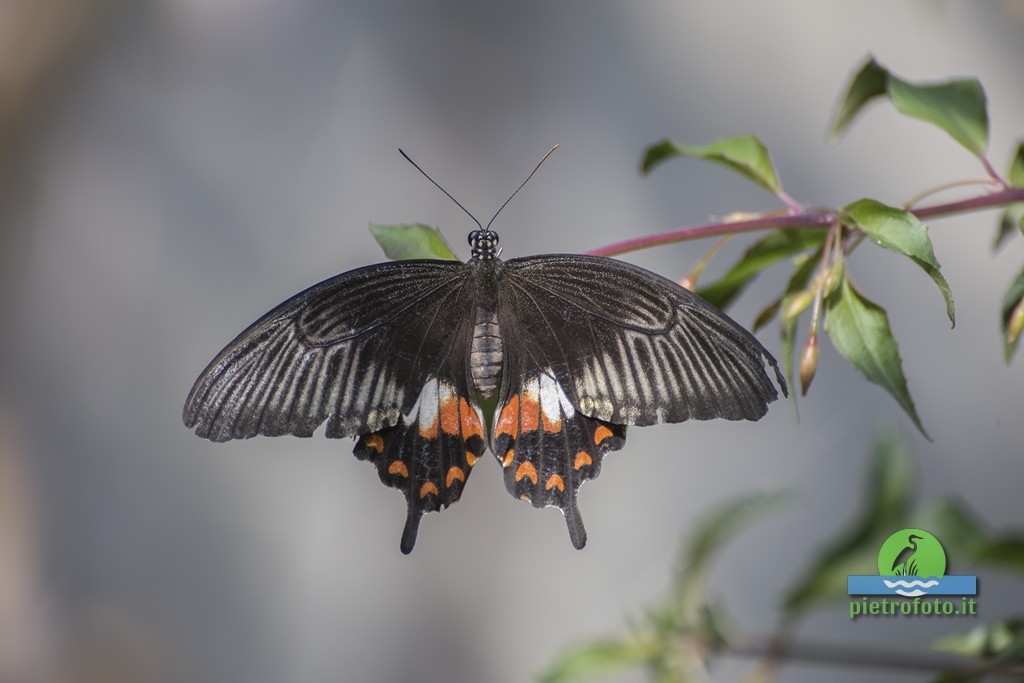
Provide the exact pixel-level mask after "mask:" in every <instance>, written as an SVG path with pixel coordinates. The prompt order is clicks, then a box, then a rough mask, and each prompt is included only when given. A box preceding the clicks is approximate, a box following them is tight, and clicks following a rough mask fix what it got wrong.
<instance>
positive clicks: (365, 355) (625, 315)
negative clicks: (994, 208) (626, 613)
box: [183, 152, 787, 554]
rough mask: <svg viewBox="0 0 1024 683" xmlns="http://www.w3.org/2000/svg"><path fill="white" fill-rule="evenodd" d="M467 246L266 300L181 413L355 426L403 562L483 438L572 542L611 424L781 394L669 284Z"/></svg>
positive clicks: (622, 434)
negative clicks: (557, 515) (393, 515)
mask: <svg viewBox="0 0 1024 683" xmlns="http://www.w3.org/2000/svg"><path fill="white" fill-rule="evenodd" d="M549 154H550V152H549ZM403 155H404V152H403ZM407 158H408V157H407ZM545 158H546V157H545ZM410 161H411V160H410ZM414 165H415V164H414ZM538 166H539V164H538ZM418 168H419V167H418V166H417V169H418ZM534 171H536V169H534ZM424 175H426V174H425V173H424ZM531 176H532V174H531ZM428 178H429V176H428ZM527 180H529V178H527ZM431 182H433V180H431ZM435 185H436V183H435ZM524 185H525V182H524ZM438 187H440V186H438ZM520 188H522V186H520ZM442 191H444V190H443V188H442ZM516 192H518V190H516ZM445 194H447V192H445ZM514 194H515V193H513V196H514ZM450 196H451V195H449V197H450ZM509 199H511V197H510V198H509ZM453 201H454V198H453ZM456 203H458V202H456ZM507 203H508V202H506V204H507ZM459 206H460V207H461V204H460V205H459ZM502 208H504V205H503V207H502ZM499 212H500V209H499ZM467 213H468V211H467ZM495 215H497V214H495ZM474 220H475V219H474ZM492 221H493V219H492ZM477 225H478V228H479V223H478V224H477ZM468 241H469V245H470V248H471V257H470V259H469V260H468V261H466V262H461V261H447V260H430V259H414V260H400V261H391V262H387V263H380V264H377V265H371V266H367V267H363V268H358V269H356V270H352V271H349V272H346V273H342V274H341V275H337V276H335V277H333V278H330V279H328V280H325V281H323V282H321V283H319V284H316V285H313V286H312V287H310V288H309V289H307V290H305V291H303V292H301V293H299V294H297V295H295V296H293V297H292V298H290V299H288V300H287V301H285V302H284V303H282V304H281V305H279V306H277V307H276V308H274V309H273V310H272V311H270V312H269V313H267V314H266V315H264V316H263V317H262V318H260V319H259V320H257V321H256V322H255V323H253V324H252V325H250V326H249V327H248V328H247V329H246V330H245V331H243V332H242V333H241V334H239V335H238V336H237V337H236V338H235V340H234V341H232V342H231V343H230V344H228V345H227V347H225V348H224V349H223V350H222V351H221V352H220V353H219V354H218V355H217V357H216V358H214V359H213V361H212V362H211V363H210V364H209V365H208V366H207V367H206V369H205V370H203V372H202V374H200V376H199V378H198V379H197V380H196V382H195V385H194V386H193V387H192V391H191V393H190V394H189V396H188V400H187V401H186V403H185V408H184V413H183V417H184V422H185V425H186V426H188V427H189V428H194V429H195V432H196V434H197V435H199V436H201V437H204V438H207V439H210V440H212V441H217V442H220V441H228V440H230V439H247V438H250V437H254V436H257V435H262V436H279V435H284V434H291V435H294V436H301V437H309V436H311V435H312V434H313V433H314V431H316V430H317V428H318V427H320V426H321V425H322V424H323V423H325V422H326V423H327V427H326V435H327V437H328V438H342V437H354V438H355V439H356V443H355V448H354V451H353V452H354V454H355V456H356V457H357V458H359V459H360V460H367V461H369V462H371V463H372V464H373V465H374V466H375V467H376V468H377V473H378V475H379V477H380V480H381V482H383V483H384V484H385V485H387V486H389V487H393V488H396V489H398V490H400V491H401V492H402V493H403V494H404V495H405V499H406V502H407V507H408V512H407V516H406V522H405V527H404V530H403V532H402V539H401V550H402V552H403V553H405V554H408V553H410V552H411V551H412V549H413V546H414V544H415V542H416V535H417V530H418V528H419V523H420V518H421V516H422V515H423V513H425V512H433V511H439V510H441V509H442V508H446V507H448V506H450V505H452V504H453V503H455V502H456V501H457V500H458V499H459V497H460V496H461V495H462V492H463V490H464V488H465V486H466V484H467V483H468V481H469V476H470V474H471V473H472V472H473V469H474V467H475V465H476V464H477V462H478V461H479V459H480V458H481V457H483V455H484V453H485V451H486V450H487V449H488V448H489V449H490V451H491V452H492V453H493V454H494V456H495V457H496V458H497V460H498V463H499V464H500V466H501V468H502V473H503V476H504V481H505V487H506V489H507V490H508V492H509V493H510V494H512V495H513V496H515V497H516V498H520V499H522V500H525V501H527V502H529V503H531V504H532V505H533V506H534V507H538V508H540V507H549V506H554V507H557V508H559V509H560V510H561V511H562V513H563V514H564V516H565V521H566V524H567V526H568V529H569V537H570V540H571V541H572V544H573V546H574V547H576V548H582V547H583V546H584V545H585V543H586V530H585V528H584V526H583V521H582V519H581V517H580V512H579V509H578V507H577V494H578V492H579V488H580V486H581V485H582V484H583V482H585V481H587V480H589V479H594V478H596V477H597V476H598V474H599V473H600V471H601V463H602V460H603V458H604V456H605V455H606V454H607V453H609V452H610V451H615V450H619V449H621V448H622V447H623V445H624V444H625V439H626V427H627V426H629V425H637V426H643V425H652V424H655V423H659V422H683V421H686V420H707V419H711V418H725V419H728V420H758V419H760V418H761V417H763V416H764V415H765V414H766V412H767V410H768V404H769V403H770V402H772V401H774V400H775V399H776V398H778V392H777V391H776V388H775V386H774V384H773V383H772V381H771V379H769V377H768V374H767V372H766V364H767V365H768V366H771V367H772V368H773V369H774V371H775V377H776V381H777V382H778V383H779V386H780V388H781V389H782V391H783V393H786V391H787V389H786V383H785V380H784V379H783V377H782V374H781V373H780V372H779V368H778V363H777V362H776V360H775V358H773V357H772V355H771V354H770V353H769V352H768V351H767V350H766V349H765V348H764V347H763V346H762V345H761V344H760V342H758V341H757V339H756V338H755V337H754V336H753V335H751V334H750V333H749V332H747V331H746V330H745V329H744V328H743V327H741V326H740V325H739V324H737V323H736V322H734V321H733V320H732V319H730V318H729V317H728V316H726V315H725V314H724V313H722V312H721V311H720V310H718V309H717V308H715V307H714V306H712V305H711V304H709V303H707V302H706V301H704V300H703V299H701V298H700V297H698V296H697V295H695V294H693V293H692V292H690V291H688V290H686V289H684V288H683V287H681V286H679V285H678V284H676V283H675V282H672V281H671V280H668V279H666V278H663V277H661V276H659V275H656V274H655V273H652V272H650V271H647V270H645V269H643V268H640V267H638V266H635V265H631V264H629V263H626V262H622V261H618V260H615V259H611V258H603V257H597V256H584V255H578V254H552V255H541V256H528V257H525V258H513V259H510V260H507V261H505V260H502V259H500V258H499V250H498V248H497V247H498V234H497V232H495V231H494V230H491V229H490V223H489V224H488V227H487V228H479V229H476V230H473V231H472V232H470V233H469V237H468ZM488 402H489V403H490V404H492V405H493V406H494V408H493V414H491V415H485V411H484V409H483V407H482V406H483V405H486V404H487V403H488Z"/></svg>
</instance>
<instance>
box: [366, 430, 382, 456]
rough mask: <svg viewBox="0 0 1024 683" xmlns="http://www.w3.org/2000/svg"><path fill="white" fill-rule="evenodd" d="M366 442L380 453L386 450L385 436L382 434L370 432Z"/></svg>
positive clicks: (367, 445) (368, 446)
mask: <svg viewBox="0 0 1024 683" xmlns="http://www.w3.org/2000/svg"><path fill="white" fill-rule="evenodd" d="M364 443H365V444H366V447H367V448H372V449H373V450H375V451H377V452H378V453H380V452H382V451H383V450H384V437H383V436H381V435H380V434H370V435H369V436H368V437H366V441H365V442H364Z"/></svg>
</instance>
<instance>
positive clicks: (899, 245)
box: [846, 199, 956, 327]
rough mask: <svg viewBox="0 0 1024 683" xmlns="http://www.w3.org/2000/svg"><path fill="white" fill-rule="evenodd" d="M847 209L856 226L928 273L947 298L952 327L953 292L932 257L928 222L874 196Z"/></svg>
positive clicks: (937, 263)
mask: <svg viewBox="0 0 1024 683" xmlns="http://www.w3.org/2000/svg"><path fill="white" fill-rule="evenodd" d="M846 212H847V214H848V215H849V216H850V217H851V218H852V219H853V220H854V222H855V223H856V227H858V228H860V229H861V230H863V231H864V232H865V233H866V234H867V236H868V237H869V238H870V239H871V240H872V241H873V242H875V243H876V244H878V245H879V246H881V247H884V248H886V249H889V250H890V251H895V252H896V253H898V254H903V255H904V256H907V257H909V258H910V260H911V261H913V262H914V263H916V264H917V265H918V266H920V267H921V268H922V269H923V270H924V271H925V272H926V273H928V276H929V277H931V279H932V280H933V281H934V282H935V284H936V286H938V288H939V291H940V292H941V293H942V298H943V299H945V301H946V315H947V316H948V317H949V322H950V324H951V325H952V326H954V327H955V326H956V312H955V308H954V305H953V293H952V291H950V289H949V283H948V282H946V278H944V277H943V276H942V273H941V272H939V262H938V260H937V259H936V258H935V252H934V250H933V249H932V241H931V238H930V237H928V226H926V225H925V224H924V223H922V222H921V221H920V220H919V219H918V218H917V216H915V215H914V214H912V213H910V212H909V211H907V210H905V209H897V208H895V207H892V206H886V205H885V204H882V203H881V202H878V201H875V200H874V199H861V200H859V201H856V202H854V203H853V204H850V205H849V206H847V207H846Z"/></svg>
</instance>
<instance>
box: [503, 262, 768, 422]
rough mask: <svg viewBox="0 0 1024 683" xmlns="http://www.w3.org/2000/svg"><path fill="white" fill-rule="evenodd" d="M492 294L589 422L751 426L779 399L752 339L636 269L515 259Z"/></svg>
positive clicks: (665, 283)
mask: <svg viewBox="0 0 1024 683" xmlns="http://www.w3.org/2000/svg"><path fill="white" fill-rule="evenodd" d="M498 292H499V303H498V309H499V315H504V316H505V317H511V316H515V317H516V318H517V319H518V323H519V325H520V326H521V328H522V329H523V334H524V336H528V337H529V338H530V346H531V357H532V358H534V359H535V362H536V363H537V364H539V365H540V366H543V367H545V368H550V369H551V371H552V372H553V373H554V375H555V377H557V379H558V381H559V383H560V385H561V386H562V387H563V389H564V390H565V392H566V394H567V395H568V396H569V397H570V399H571V401H572V403H573V406H575V408H576V409H577V410H579V411H580V412H582V413H583V414H585V415H588V416H590V417H594V418H597V419H600V420H605V421H608V422H613V423H616V424H634V425H650V424H654V423H657V422H682V421H684V420H689V419H699V420H706V419H711V418H716V417H722V418H726V419H730V420H739V419H747V420H756V419H759V418H760V417H762V416H763V415H764V414H765V412H767V410H768V403H769V402H771V401H773V400H775V399H776V398H777V397H778V393H777V391H776V389H775V387H774V385H773V384H772V382H771V380H770V379H769V378H768V376H767V374H766V373H765V369H764V368H765V362H766V361H767V362H768V363H769V364H770V365H772V367H773V368H774V369H775V374H776V378H777V380H778V381H779V383H780V385H781V386H782V387H783V390H785V383H784V381H783V379H782V377H781V374H780V373H779V372H778V366H777V363H776V361H775V359H774V358H772V356H771V355H770V354H769V353H768V352H767V351H766V350H765V349H764V347H763V346H761V344H760V343H759V342H758V341H757V339H755V338H754V336H753V335H751V334H750V333H749V332H747V331H746V330H744V329H743V328H742V327H740V326H739V325H737V324H736V323H735V322H733V321H732V320H731V319H730V318H728V317H726V316H725V315H724V314H723V313H722V312H721V311H719V310H718V309H716V308H714V307H712V306H711V305H710V304H708V303H707V302H705V301H704V300H703V299H701V298H700V297H698V296H696V295H694V294H692V293H691V292H689V291H687V290H685V289H683V288H682V287H680V286H679V285H677V284H676V283H674V282H671V281H670V280H666V279H665V278H662V277H660V276H658V275H655V274H654V273H651V272H649V271H646V270H643V269H642V268H639V267H637V266H633V265H630V264H628V263H623V262H621V261H615V260H612V259H607V258H599V257H589V256H578V255H552V256H534V257H528V258H521V259H513V260H510V261H508V262H506V263H504V264H502V265H501V267H500V269H499V288H498ZM502 324H503V325H504V324H505V322H504V320H503V321H502Z"/></svg>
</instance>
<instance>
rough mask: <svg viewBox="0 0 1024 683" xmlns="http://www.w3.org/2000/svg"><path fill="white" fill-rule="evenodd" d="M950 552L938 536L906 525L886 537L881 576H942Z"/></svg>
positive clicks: (881, 560)
mask: <svg viewBox="0 0 1024 683" xmlns="http://www.w3.org/2000/svg"><path fill="white" fill-rule="evenodd" d="M945 572H946V553H945V551H944V550H943V549H942V545H940V544H939V541H938V539H936V538H935V537H934V536H932V535H931V534H930V533H928V532H927V531H922V530H921V529H903V530H902V531H897V532H896V533H894V534H893V535H892V536H890V537H889V538H887V539H886V541H885V543H883V544H882V549H881V550H879V551H878V575H879V576H918V577H921V578H923V579H926V578H929V577H935V578H936V579H941V578H942V575H943V574H945Z"/></svg>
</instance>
